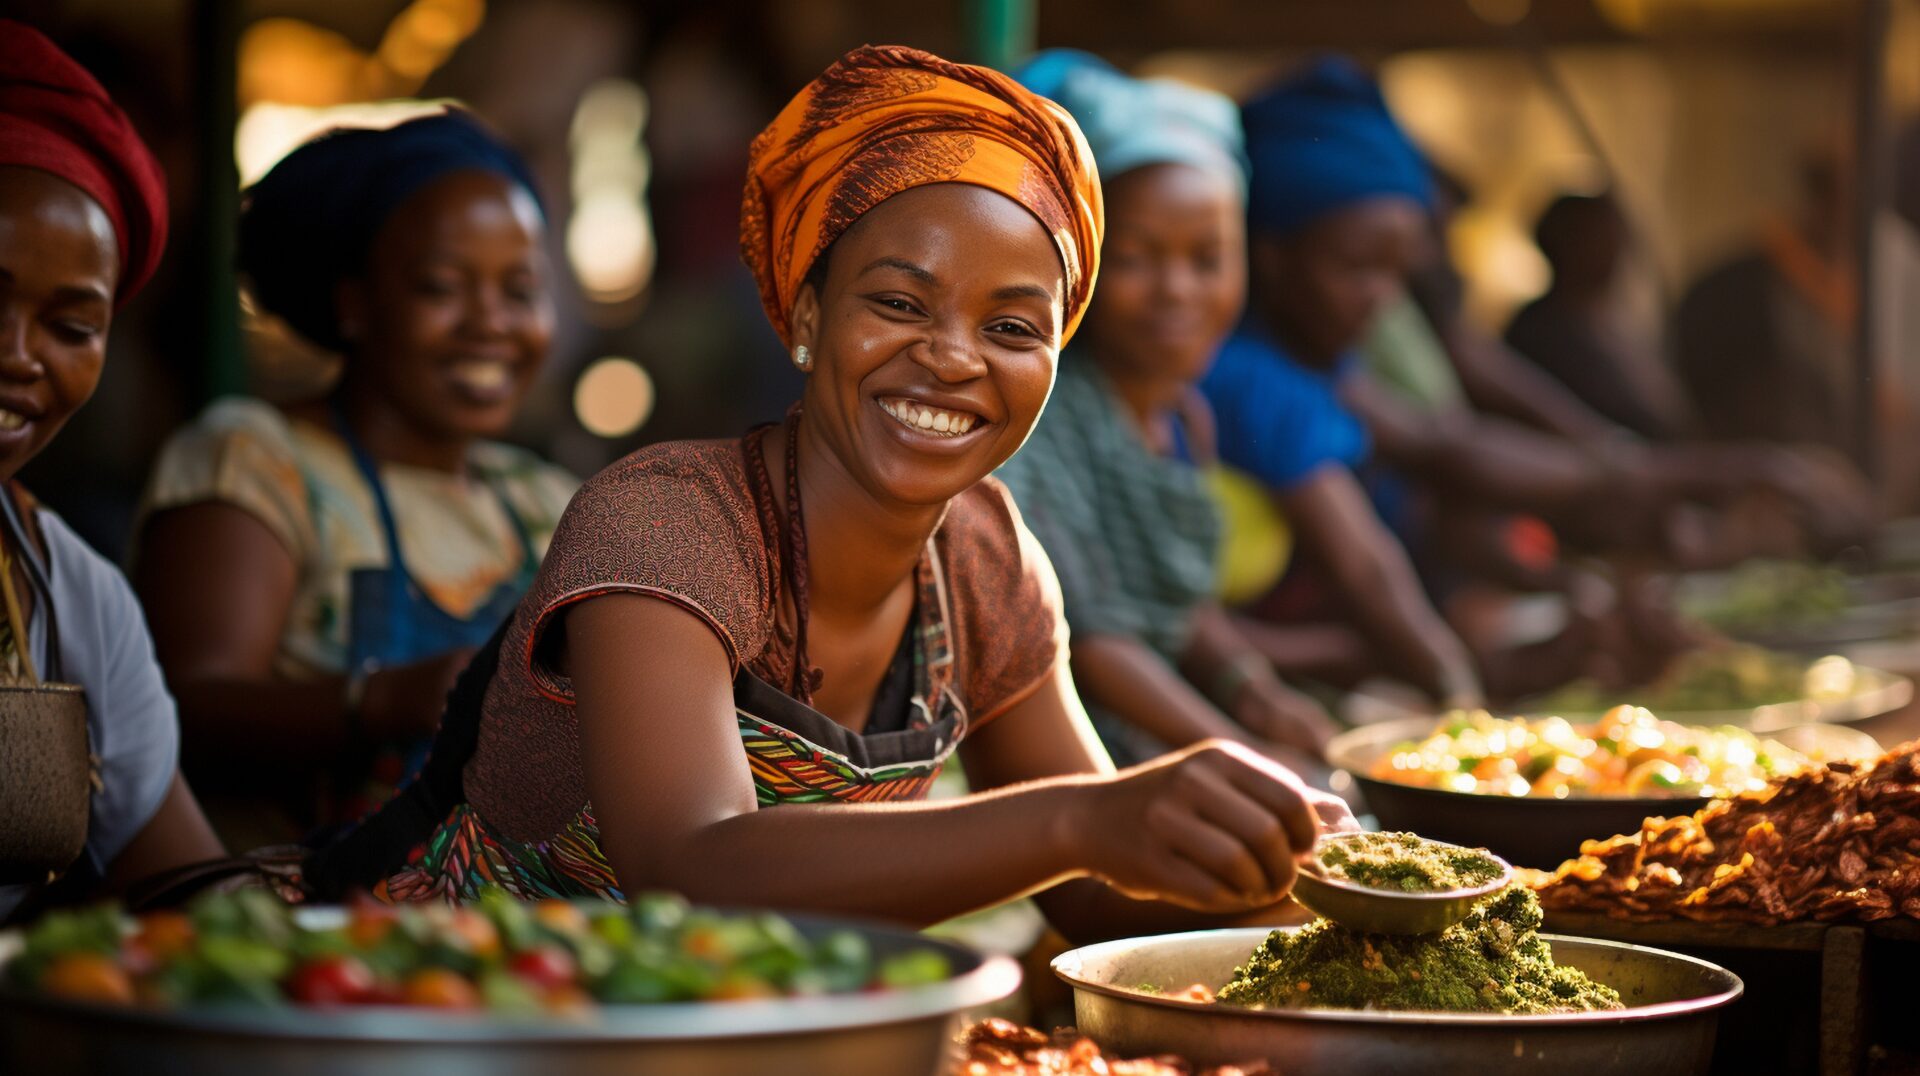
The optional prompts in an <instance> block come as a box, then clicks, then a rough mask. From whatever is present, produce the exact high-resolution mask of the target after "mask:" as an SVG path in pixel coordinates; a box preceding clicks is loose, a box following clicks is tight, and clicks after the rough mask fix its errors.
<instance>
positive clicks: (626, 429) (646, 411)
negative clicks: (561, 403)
mask: <svg viewBox="0 0 1920 1076" xmlns="http://www.w3.org/2000/svg"><path fill="white" fill-rule="evenodd" d="M573 414H574V417H575V418H577V419H579V420H580V425H581V427H582V428H584V429H585V430H586V431H587V432H588V433H591V434H593V435H594V436H596V437H625V436H627V435H628V434H631V433H632V432H634V431H635V430H637V429H639V428H640V427H641V426H642V425H644V424H645V423H646V421H647V419H648V417H649V416H651V415H652V414H653V378H652V377H651V376H649V375H648V373H647V371H646V369H645V368H643V367H642V366H641V365H640V364H639V363H637V362H635V361H633V360H632V359H627V358H621V357H619V356H611V355H610V356H608V357H606V358H604V359H596V360H594V362H593V363H592V364H590V365H589V366H588V367H587V368H586V369H585V370H584V371H582V372H581V374H580V380H579V381H578V382H577V383H576V384H575V385H574V388H573Z"/></svg>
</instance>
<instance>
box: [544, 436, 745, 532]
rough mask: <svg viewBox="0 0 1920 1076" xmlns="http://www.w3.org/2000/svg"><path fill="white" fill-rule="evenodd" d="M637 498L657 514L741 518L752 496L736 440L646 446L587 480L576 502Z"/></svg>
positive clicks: (681, 442)
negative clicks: (676, 511)
mask: <svg viewBox="0 0 1920 1076" xmlns="http://www.w3.org/2000/svg"><path fill="white" fill-rule="evenodd" d="M636 496H638V497H641V498H643V499H644V500H643V503H645V504H651V505H652V506H654V507H656V508H662V509H667V508H676V507H685V508H687V509H688V510H699V511H716V510H717V511H724V512H727V513H729V514H744V515H751V514H753V512H754V508H753V491H752V487H751V485H750V484H749V482H748V479H747V469H746V463H745V459H744V457H743V456H742V455H741V450H740V442H739V441H738V440H713V441H663V442H661V443H659V444H656V445H648V446H646V447H645V448H641V449H638V450H636V451H634V452H631V453H629V454H627V455H626V456H623V457H621V458H620V459H617V460H615V461H614V462H612V463H610V464H608V465H607V466H606V467H605V468H603V469H601V471H600V472H599V473H598V474H596V475H594V476H593V477H592V478H589V479H587V480H586V482H584V483H582V484H581V487H580V495H579V497H578V498H577V499H578V500H603V501H607V500H627V499H630V498H633V497H636ZM634 506H635V507H641V506H642V505H641V503H636V504H635V505H634Z"/></svg>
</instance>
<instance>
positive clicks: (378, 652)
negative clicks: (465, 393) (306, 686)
mask: <svg viewBox="0 0 1920 1076" xmlns="http://www.w3.org/2000/svg"><path fill="white" fill-rule="evenodd" d="M335 425H336V427H337V429H338V431H339V434H340V439H341V440H342V441H344V442H346V445H347V448H348V450H349V451H351V452H352V453H353V462H354V464H355V466H357V467H359V469H360V477H361V478H362V479H363V480H364V481H365V482H366V483H367V488H368V490H369V491H371V492H372V494H373V504H374V508H375V509H376V510H377V511H378V512H379V516H380V526H381V529H382V530H383V531H384V532H385V536H386V543H387V565H386V567H384V568H357V569H355V570H354V571H353V573H352V574H351V575H350V576H349V577H348V591H347V596H348V601H347V610H348V613H347V616H348V620H347V669H348V670H349V671H350V672H352V673H358V674H361V675H365V674H367V673H371V672H373V671H375V670H378V669H382V668H390V667H392V666H395V665H406V664H409V663H412V662H416V661H424V660H426V659H428V658H431V657H435V656H437V655H440V654H445V653H447V652H449V651H453V650H462V649H476V648H478V647H480V646H482V645H484V644H485V643H486V642H487V640H488V639H489V638H490V637H491V636H492V635H493V632H494V629H495V628H497V627H499V626H500V624H501V623H502V622H503V621H505V620H506V619H507V618H508V617H509V616H511V615H512V614H513V610H514V607H515V606H517V605H518V604H519V602H520V598H521V596H522V595H524V594H525V593H526V592H527V590H528V589H529V588H530V587H531V586H532V585H533V577H534V573H535V571H536V570H537V569H538V567H539V560H538V557H537V556H536V555H535V553H534V549H533V539H532V536H531V535H529V534H528V533H527V528H526V524H525V523H524V522H523V521H522V520H521V518H520V516H519V514H518V513H516V512H515V511H514V510H513V502H512V501H511V500H509V499H508V498H507V496H506V493H505V491H504V490H501V489H500V488H499V487H498V486H496V485H493V484H492V483H491V482H490V481H489V483H488V484H489V486H490V487H491V488H492V489H493V491H494V495H495V496H497V497H499V499H500V507H501V508H502V509H503V510H504V511H505V512H506V513H507V519H508V520H509V521H510V522H511V523H512V524H513V532H514V535H515V536H516V537H517V538H518V539H519V541H520V570H519V571H518V572H517V573H516V574H515V576H514V577H513V578H512V579H511V580H508V581H506V582H503V583H501V584H500V585H499V586H497V587H495V588H494V589H493V593H491V594H489V595H487V599H486V600H485V601H483V602H481V603H480V604H479V606H477V607H476V608H475V609H474V610H473V612H472V613H471V614H470V615H468V616H467V617H465V618H461V617H457V616H454V615H453V614H451V613H449V612H447V611H446V610H445V609H442V608H440V607H439V606H438V605H435V604H434V602H433V599H432V598H430V597H428V596H427V593H426V591H425V590H423V589H421V587H420V585H419V584H418V583H417V582H415V581H414V578H413V574H412V573H411V572H409V571H408V570H407V562H406V558H405V557H404V556H402V555H401V552H400V531H399V528H398V526H396V524H395V522H394V517H393V506H392V504H391V503H390V502H389V501H388V498H387V489H386V484H385V483H384V482H382V481H381V480H380V469H379V466H378V464H377V463H376V462H375V461H374V459H373V457H372V456H371V455H369V454H368V453H367V450H366V448H365V446H363V445H362V444H361V443H360V441H359V439H358V438H356V437H355V436H354V435H353V430H352V427H351V426H349V425H348V424H347V422H346V420H345V416H344V415H341V414H339V412H338V410H337V409H336V413H335ZM431 745H432V739H431V738H430V737H429V738H424V739H421V740H419V741H418V742H415V743H392V744H380V745H376V750H375V755H374V757H373V758H372V759H371V760H369V763H368V765H367V767H366V771H365V773H364V775H363V776H364V777H365V778H367V780H358V781H356V780H355V779H354V777H353V776H352V775H349V774H342V775H340V776H341V777H342V778H345V779H346V780H344V781H341V782H339V786H340V787H336V788H335V789H334V790H333V792H334V798H335V800H336V804H337V806H336V807H335V808H334V809H330V810H328V811H327V813H328V814H329V815H331V816H332V817H326V818H322V819H321V823H322V825H338V824H341V823H345V822H352V821H354V820H355V819H356V818H358V817H359V816H360V815H362V814H364V813H366V811H368V810H371V809H372V808H374V807H378V806H379V805H380V802H381V801H383V800H385V799H386V798H388V797H390V796H391V795H392V794H393V793H394V792H395V791H397V790H398V789H399V787H400V785H401V784H402V783H404V782H405V781H406V780H407V779H408V778H409V777H410V776H411V775H412V774H415V773H418V772H419V770H420V767H421V765H422V764H423V763H424V762H425V761H426V756H427V749H428V748H429V747H430V746H431ZM356 784H357V785H359V786H360V787H353V786H354V785H356ZM370 785H371V786H373V787H372V788H371V789H369V787H368V786H370Z"/></svg>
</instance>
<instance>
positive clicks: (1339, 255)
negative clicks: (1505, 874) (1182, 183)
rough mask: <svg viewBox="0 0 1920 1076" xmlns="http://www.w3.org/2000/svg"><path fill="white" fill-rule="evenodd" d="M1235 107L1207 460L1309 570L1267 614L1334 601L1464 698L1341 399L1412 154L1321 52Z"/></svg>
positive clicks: (1379, 104) (1355, 422)
mask: <svg viewBox="0 0 1920 1076" xmlns="http://www.w3.org/2000/svg"><path fill="white" fill-rule="evenodd" d="M1240 116H1241V121H1242V123H1243V124H1244V127H1245V131H1246V138H1247V155H1248V157H1249V158H1250V159H1251V161H1252V162H1253V171H1252V175H1251V177H1250V179H1249V182H1248V187H1247V221H1248V233H1249V235H1248V260H1249V263H1250V265H1251V270H1252V272H1251V283H1252V286H1251V289H1250V292H1249V294H1250V296H1251V302H1250V311H1249V315H1248V317H1247V320H1246V321H1245V322H1244V323H1243V324H1242V326H1241V328H1240V330H1239V331H1238V332H1237V333H1235V335H1234V336H1233V338H1232V339H1230V340H1229V341H1228V342H1227V344H1226V346H1225V347H1224V348H1223V349H1222V350H1221V352H1220V354H1219V356H1218V358H1217V359H1216V360H1215V362H1214V365H1213V368H1212V369H1211V370H1210V371H1209V372H1208V374H1207V377H1206V380H1205V381H1204V382H1203V383H1202V389H1203V391H1204V392H1205V393H1206V395H1207V398H1208V400H1209V401H1210V402H1211V403H1212V404H1213V407H1214V411H1215V415H1216V417H1217V420H1218V423H1219V444H1220V456H1221V459H1222V460H1223V461H1225V462H1226V463H1227V464H1229V465H1230V466H1232V467H1234V468H1236V469H1238V470H1240V471H1243V472H1246V473H1247V474H1248V475H1250V476H1252V477H1253V478H1254V479H1256V480H1258V482H1259V483H1260V484H1261V485H1263V486H1265V487H1266V488H1267V490H1268V491H1270V492H1271V493H1272V495H1273V496H1274V498H1275V499H1276V500H1277V502H1278V503H1279V505H1280V506H1281V508H1282V510H1283V512H1284V514H1285V516H1286V522H1287V525H1288V527H1289V529H1290V530H1291V532H1292V536H1293V539H1294V542H1295V544H1296V546H1297V547H1298V548H1299V549H1300V550H1301V554H1302V556H1301V558H1300V559H1301V560H1302V561H1304V562H1305V563H1306V564H1307V565H1308V566H1309V567H1310V568H1311V569H1314V570H1310V571H1308V572H1305V573H1294V575H1292V576H1290V577H1289V579H1288V581H1287V582H1286V583H1283V585H1282V587H1281V589H1280V591H1279V592H1278V595H1277V596H1276V598H1275V600H1273V601H1270V602H1269V603H1268V604H1269V607H1270V609H1272V610H1274V611H1278V612H1282V614H1283V616H1284V618H1285V619H1290V620H1291V619H1299V618H1300V617H1301V616H1303V615H1307V616H1313V615H1325V614H1331V613H1334V612H1335V611H1336V610H1338V611H1339V615H1342V616H1351V617H1352V618H1353V619H1354V620H1356V621H1357V626H1358V627H1360V628H1361V629H1362V630H1363V631H1364V632H1365V634H1366V635H1367V636H1368V637H1369V640H1370V641H1371V642H1372V643H1373V644H1374V646H1373V648H1372V649H1373V650H1374V651H1375V652H1376V653H1378V654H1380V655H1381V657H1382V659H1383V661H1384V663H1385V665H1386V668H1385V669H1384V670H1382V671H1385V672H1389V673H1392V674H1396V675H1399V676H1401V677H1404V678H1406V679H1407V680H1409V681H1411V682H1413V683H1414V684H1417V685H1419V686H1420V687H1421V688H1423V689H1425V690H1426V691H1427V692H1428V693H1430V694H1431V695H1432V696H1433V697H1434V698H1435V699H1436V700H1439V701H1442V702H1447V703H1454V704H1472V703H1477V702H1478V701H1479V697H1480V686H1479V679H1478V676H1477V674H1476V672H1475V670H1474V666H1473V663H1472V661H1471V659H1470V657H1469V655H1468V653H1467V649H1466V647H1465V646H1464V645H1463V644H1462V643H1461V641H1460V640H1459V638H1457V637H1456V636H1455V635H1454V634H1453V633H1452V631H1450V630H1449V629H1448V628H1447V626H1446V623H1445V622H1444V621H1443V620H1441V618H1440V616H1439V614H1438V613H1437V612H1436V611H1435V610H1434V608H1433V606H1432V605H1431V604H1430V603H1429V602H1428V601H1427V599H1426V596H1425V594H1424V593H1423V591H1422V589H1421V585H1420V581H1419V579H1418V578H1417V577H1416V576H1415V574H1414V572H1413V568H1412V566H1411V564H1410V563H1409V562H1408V559H1407V554H1406V551H1405V550H1404V549H1403V548H1401V546H1400V544H1399V541H1398V540H1397V539H1396V538H1395V537H1394V535H1393V533H1392V532H1391V531H1390V530H1388V529H1387V527H1386V526H1385V525H1384V524H1383V523H1382V522H1381V520H1380V518H1379V516H1378V515H1376V514H1375V512H1374V510H1373V507H1372V506H1371V505H1370V504H1369V502H1368V498H1367V493H1366V491H1365V490H1364V489H1363V488H1362V487H1361V485H1360V482H1359V480H1358V479H1357V478H1356V477H1355V468H1357V467H1358V466H1360V465H1361V463H1362V462H1364V461H1365V460H1366V458H1367V455H1368V452H1369V450H1370V447H1371V442H1370V438H1369V433H1368V429H1367V427H1366V426H1364V425H1363V424H1362V423H1361V421H1360V420H1359V419H1358V418H1357V417H1356V416H1355V415H1354V414H1353V413H1352V412H1351V411H1349V410H1348V408H1347V405H1346V403H1345V402H1344V400H1343V398H1342V391H1343V389H1344V388H1346V387H1347V386H1348V384H1349V382H1350V381H1351V380H1352V376H1353V374H1355V373H1356V372H1357V371H1355V369H1354V364H1353V362H1352V361H1351V359H1350V353H1351V352H1352V350H1353V348H1354V347H1355V346H1356V345H1357V344H1359V343H1360V341H1361V339H1362V338H1363V337H1364V336H1365V335H1366V333H1367V330H1368V329H1369V327H1370V326H1371V324H1372V322H1373V319H1374V316H1375V314H1376V313H1378V312H1379V310H1380V308H1381V307H1382V306H1383V305H1384V304H1385V303H1386V302H1387V301H1388V300H1390V299H1392V298H1393V297H1394V296H1395V295H1397V294H1398V292H1399V289H1400V287H1401V281H1402V278H1403V277H1404V275H1405V273H1406V271H1407V269H1408V267H1409V265H1410V264H1411V263H1412V260H1413V259H1414V257H1415V255H1416V254H1417V253H1418V252H1419V249H1420V243H1421V242H1422V240H1423V236H1424V234H1425V220H1426V213H1427V207H1428V203H1429V202H1430V200H1431V197H1432V180H1431V176H1430V173H1429V170H1428V168H1427V165H1426V162H1425V160H1424V159H1423V158H1422V157H1421V155H1420V153H1419V151H1418V150H1417V149H1416V148H1415V147H1414V145H1413V143H1412V142H1411V141H1409V140H1408V138H1407V136H1406V135H1405V134H1404V133H1403V132H1402V131H1401V130H1400V127H1399V125H1398V124H1396V123H1395V122H1394V120H1393V116H1392V115H1391V114H1390V113H1389V112H1388V111H1387V106H1386V102H1385V101H1384V100H1383V99H1382V98H1381V96H1380V90H1379V88H1378V87H1377V86H1376V85H1375V84H1374V82H1373V80H1372V79H1371V78H1369V77H1368V76H1367V75H1366V74H1365V73H1364V72H1362V71H1361V70H1360V69H1359V68H1358V67H1356V66H1354V65H1353V64H1352V63H1351V62H1350V61H1347V60H1345V59H1341V58H1338V57H1327V58H1323V59H1321V60H1318V61H1316V62H1314V63H1312V64H1311V65H1309V66H1308V67H1307V68H1306V69H1304V70H1303V71H1301V72H1299V73H1298V74H1295V75H1294V76H1292V77H1290V78H1288V79H1286V80H1285V81H1283V82H1281V83H1279V84H1277V85H1275V86H1274V87H1273V88H1271V89H1269V90H1267V91H1266V92H1264V93H1262V94H1260V95H1259V96H1257V97H1255V98H1253V99H1252V100H1250V101H1248V102H1247V103H1246V104H1245V105H1243V106H1242V107H1241V113H1240ZM1321 569H1323V570H1321ZM1329 590H1330V591H1331V593H1329Z"/></svg>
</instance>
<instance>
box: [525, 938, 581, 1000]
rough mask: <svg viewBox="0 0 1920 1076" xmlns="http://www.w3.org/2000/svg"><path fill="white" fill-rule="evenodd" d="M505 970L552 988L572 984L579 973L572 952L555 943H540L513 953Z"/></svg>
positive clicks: (536, 983)
mask: <svg viewBox="0 0 1920 1076" xmlns="http://www.w3.org/2000/svg"><path fill="white" fill-rule="evenodd" d="M507 970H508V971H511V972H513V973H514V974H515V975H518V976H519V977H520V978H522V979H525V980H526V981H528V982H530V983H532V984H534V985H535V986H540V987H546V988H548V989H553V988H555V987H562V986H572V985H573V982H574V979H575V978H577V977H578V975H579V973H580V967H579V965H578V964H576V963H574V959H573V954H572V953H569V952H567V951H566V950H565V949H562V948H560V947H559V946H557V945H540V946H535V947H534V948H532V949H528V950H526V951H525V952H521V953H515V954H514V956H513V959H512V960H511V961H508V962H507Z"/></svg>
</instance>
